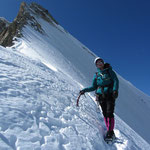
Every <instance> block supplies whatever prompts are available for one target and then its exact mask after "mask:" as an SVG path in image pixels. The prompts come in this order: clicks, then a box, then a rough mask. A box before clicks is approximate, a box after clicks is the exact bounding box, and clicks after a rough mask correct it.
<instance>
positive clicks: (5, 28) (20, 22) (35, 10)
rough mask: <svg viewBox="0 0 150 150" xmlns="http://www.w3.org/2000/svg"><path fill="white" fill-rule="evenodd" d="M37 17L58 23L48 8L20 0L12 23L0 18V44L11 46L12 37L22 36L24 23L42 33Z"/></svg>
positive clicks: (51, 22) (53, 23)
mask: <svg viewBox="0 0 150 150" xmlns="http://www.w3.org/2000/svg"><path fill="white" fill-rule="evenodd" d="M37 18H42V19H44V20H45V21H47V22H49V23H50V24H52V25H55V24H58V23H57V21H56V20H55V19H54V18H53V17H52V16H51V15H50V13H49V12H48V10H46V9H45V8H43V7H42V6H40V5H38V4H36V3H31V4H30V5H28V4H26V3H25V2H22V3H21V5H20V9H19V12H18V15H17V17H16V18H15V19H14V21H13V22H12V23H9V24H8V23H6V22H7V21H1V20H0V27H1V30H0V45H2V46H4V47H6V46H12V45H13V40H14V37H22V36H23V34H22V28H23V27H24V26H25V25H27V24H28V25H30V26H31V27H32V28H33V29H34V30H36V31H38V32H40V33H41V34H44V30H43V29H42V27H41V25H40V24H39V23H38V21H37Z"/></svg>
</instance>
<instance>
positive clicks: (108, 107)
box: [98, 95, 115, 118]
mask: <svg viewBox="0 0 150 150" xmlns="http://www.w3.org/2000/svg"><path fill="white" fill-rule="evenodd" d="M98 100H99V103H100V106H101V108H102V112H103V115H104V117H109V118H114V108H115V99H114V98H113V97H112V95H107V96H106V97H105V98H103V97H102V96H101V95H100V96H99V99H98Z"/></svg>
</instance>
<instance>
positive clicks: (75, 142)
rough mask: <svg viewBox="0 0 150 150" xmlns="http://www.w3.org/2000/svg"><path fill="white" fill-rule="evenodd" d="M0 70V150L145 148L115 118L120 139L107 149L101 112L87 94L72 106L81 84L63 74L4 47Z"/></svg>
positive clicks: (141, 141)
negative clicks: (77, 105) (98, 111)
mask: <svg viewBox="0 0 150 150" xmlns="http://www.w3.org/2000/svg"><path fill="white" fill-rule="evenodd" d="M0 68H1V72H0V78H1V82H0V85H1V86H0V87H1V89H0V103H1V104H0V112H1V113H0V149H1V150H11V149H12V150H27V149H28V150H50V149H51V150H83V149H85V150H99V149H108V150H109V149H119V150H122V149H131V150H137V149H143V150H144V149H145V150H148V149H149V144H148V143H147V142H145V141H144V140H143V139H142V138H141V137H140V136H139V135H138V134H137V133H136V132H134V131H133V130H132V129H131V128H130V127H129V126H128V125H127V124H125V123H124V122H123V121H122V120H121V119H120V118H119V117H117V116H116V123H117V124H116V129H115V133H116V136H117V137H118V138H119V141H118V142H117V143H115V144H113V145H112V146H109V145H107V144H106V143H105V142H104V140H103V135H104V132H105V130H106V128H105V125H104V122H103V116H102V114H101V113H97V112H96V107H97V106H96V105H95V103H94V101H93V100H92V98H91V97H90V96H88V95H87V96H86V98H85V97H84V96H82V97H81V99H80V103H79V105H80V107H78V108H77V107H76V98H77V95H78V91H79V88H80V85H78V84H77V82H76V81H73V80H72V79H71V78H70V77H68V76H66V74H64V73H63V72H61V71H59V72H57V71H53V70H52V69H50V68H48V67H47V66H46V65H44V64H43V63H41V62H40V61H36V60H33V59H29V58H28V57H25V56H23V55H22V54H20V53H18V52H16V51H13V50H12V49H4V48H2V47H0Z"/></svg>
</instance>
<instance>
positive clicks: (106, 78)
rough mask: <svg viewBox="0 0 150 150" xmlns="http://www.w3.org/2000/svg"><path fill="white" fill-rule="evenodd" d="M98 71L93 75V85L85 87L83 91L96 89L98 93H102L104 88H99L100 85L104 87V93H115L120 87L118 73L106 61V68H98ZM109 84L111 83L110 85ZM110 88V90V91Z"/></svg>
mask: <svg viewBox="0 0 150 150" xmlns="http://www.w3.org/2000/svg"><path fill="white" fill-rule="evenodd" d="M97 71H98V72H97V73H96V74H95V75H94V77H93V82H92V86H91V87H88V88H84V89H83V90H82V91H84V92H92V91H95V90H96V94H99V95H101V94H102V90H101V88H98V87H99V86H103V87H104V94H106V93H113V91H117V92H118V89H119V80H118V78H117V75H116V73H115V72H114V71H113V70H112V67H111V66H110V65H109V64H108V63H106V64H105V65H104V70H100V69H99V68H98V69H97ZM108 85H111V86H110V87H108ZM108 90H109V91H108Z"/></svg>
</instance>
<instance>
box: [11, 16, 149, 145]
mask: <svg viewBox="0 0 150 150" xmlns="http://www.w3.org/2000/svg"><path fill="white" fill-rule="evenodd" d="M35 18H36V20H37V22H39V24H40V25H41V26H42V29H43V31H44V34H41V33H39V32H37V31H35V30H33V28H32V27H30V26H29V25H28V26H25V28H24V29H23V35H24V37H23V38H21V39H18V41H17V42H16V43H15V45H14V46H13V48H14V49H16V50H17V51H20V52H21V53H23V54H25V55H26V56H29V57H31V58H32V59H35V60H40V61H41V62H42V63H44V64H45V65H47V66H48V67H50V68H51V69H52V70H54V71H58V72H59V71H62V72H63V73H64V74H66V75H67V76H70V77H71V78H72V79H73V80H75V81H77V82H78V83H80V85H81V87H87V86H90V85H91V82H92V78H93V75H94V73H95V72H96V68H95V66H94V64H93V61H94V59H95V57H96V56H95V54H93V53H92V52H91V51H90V50H89V49H88V48H86V47H85V46H84V45H83V44H82V43H80V42H79V41H78V40H76V39H75V38H74V37H72V36H71V35H70V34H69V33H68V32H66V31H65V30H64V29H63V28H62V27H61V26H59V25H56V24H55V23H54V25H52V24H50V23H48V22H46V21H44V20H43V19H41V18H38V17H36V16H35ZM118 77H119V81H120V89H119V98H118V100H117V106H116V114H117V115H118V116H119V117H120V118H122V119H123V120H124V121H125V122H126V123H127V124H128V125H129V126H130V127H131V128H133V129H134V130H135V131H136V132H137V133H138V134H140V136H142V137H143V138H144V139H145V140H146V141H148V142H149V143H150V134H149V132H148V131H149V123H150V115H149V114H150V97H149V96H147V95H145V94H144V93H142V92H141V91H140V90H138V89H137V88H136V87H134V86H133V85H132V84H131V83H129V82H128V81H126V80H124V79H123V78H122V77H121V76H120V75H118ZM81 87H80V88H79V89H78V90H80V89H82V88H81ZM92 95H94V93H92Z"/></svg>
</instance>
